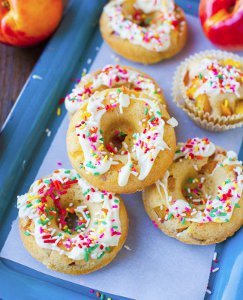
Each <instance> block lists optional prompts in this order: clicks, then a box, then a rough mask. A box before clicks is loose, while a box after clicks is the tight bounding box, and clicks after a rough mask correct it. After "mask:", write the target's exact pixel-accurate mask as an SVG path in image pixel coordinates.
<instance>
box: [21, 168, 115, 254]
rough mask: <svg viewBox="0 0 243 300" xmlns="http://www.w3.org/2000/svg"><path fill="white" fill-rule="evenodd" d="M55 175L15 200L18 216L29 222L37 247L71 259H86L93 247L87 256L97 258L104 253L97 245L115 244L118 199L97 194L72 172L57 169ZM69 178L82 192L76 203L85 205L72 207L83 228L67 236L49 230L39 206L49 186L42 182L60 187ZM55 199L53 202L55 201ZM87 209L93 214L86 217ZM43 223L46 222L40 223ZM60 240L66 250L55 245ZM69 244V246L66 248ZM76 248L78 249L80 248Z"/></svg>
mask: <svg viewBox="0 0 243 300" xmlns="http://www.w3.org/2000/svg"><path fill="white" fill-rule="evenodd" d="M56 172H58V173H56ZM56 172H55V173H53V174H52V175H51V176H48V177H46V178H44V179H43V181H40V180H37V181H35V182H34V183H33V184H32V186H31V188H30V191H29V192H28V193H27V194H24V195H22V196H19V197H18V200H17V207H18V209H19V217H20V218H29V219H31V220H33V222H34V232H33V233H31V234H33V235H34V237H35V240H36V243H37V244H38V246H39V247H41V248H45V249H50V250H55V251H58V252H59V253H60V254H64V255H66V256H68V257H69V258H71V259H74V260H81V259H85V257H86V258H87V253H86V252H87V251H90V250H91V249H92V247H94V249H93V250H92V251H90V253H89V256H90V257H91V258H94V259H97V258H99V257H100V256H102V255H104V253H103V252H104V251H105V250H102V249H100V245H102V247H103V249H105V248H106V247H112V246H117V245H118V242H119V237H120V234H121V224H120V219H119V200H118V199H117V198H116V197H115V195H113V194H107V193H105V192H100V191H99V190H97V189H95V188H93V187H92V186H90V184H89V183H87V182H86V181H85V180H84V179H82V178H80V176H79V175H78V174H77V172H76V171H74V170H64V169H60V170H57V171H56ZM73 178H76V179H77V183H75V184H78V185H79V187H80V189H81V190H82V192H83V199H80V200H81V201H83V202H85V205H81V206H78V207H76V208H75V212H76V213H79V214H81V215H82V216H83V218H84V219H86V221H87V222H86V224H85V227H84V228H82V229H81V230H80V231H81V232H77V233H74V234H72V235H67V234H65V232H64V231H62V230H61V229H56V228H52V227H51V224H50V223H49V222H51V219H48V218H49V216H46V217H45V215H44V214H42V213H41V212H40V210H39V207H40V205H41V204H42V202H41V201H42V199H43V197H46V196H45V193H46V192H47V191H48V190H49V184H48V183H45V182H49V181H59V182H60V184H64V183H66V182H67V181H69V180H71V181H72V180H73ZM40 190H42V192H40ZM87 196H89V199H88V200H85V197H87ZM56 197H57V196H56ZM56 197H55V199H57V198H58V197H57V198H56ZM60 197H61V196H60ZM53 206H54V204H53ZM88 208H90V209H89V211H95V213H94V214H93V215H91V216H90V218H88V217H87V215H86V213H85V212H84V210H87V209H88ZM43 218H44V219H43ZM43 220H44V221H47V222H46V223H45V222H44V223H43ZM114 228H115V229H114ZM114 232H115V233H114ZM47 235H50V237H49V238H48V239H49V240H52V241H54V243H47V242H46V239H45V236H47ZM81 237H82V238H81ZM60 240H62V241H63V247H64V248H66V249H67V250H64V249H63V247H62V248H61V247H60V246H59V245H58V242H59V241H60ZM85 243H88V244H89V248H88V247H87V246H85ZM70 245H72V246H71V247H70ZM79 246H82V248H80V247H79ZM90 247H91V249H90Z"/></svg>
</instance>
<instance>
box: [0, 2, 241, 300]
mask: <svg viewBox="0 0 243 300" xmlns="http://www.w3.org/2000/svg"><path fill="white" fill-rule="evenodd" d="M105 2H106V1H105V0H100V1H94V0H91V1H90V0H72V1H70V3H69V5H68V6H67V8H66V11H65V14H64V18H63V21H62V23H61V26H60V27H59V29H58V30H57V32H56V33H55V35H54V36H53V37H52V39H51V40H50V41H49V43H48V44H47V46H46V49H45V51H44V52H43V54H42V56H41V57H40V59H39V61H38V63H37V64H36V66H35V68H34V69H33V71H32V73H31V75H30V77H29V79H28V81H27V82H26V84H25V86H24V88H23V90H22V92H21V94H20V96H19V98H18V100H17V102H16V104H15V106H14V109H13V110H12V112H11V114H10V116H9V118H8V119H7V121H6V122H5V125H4V127H3V129H2V132H1V135H0V162H1V163H0V187H1V190H0V250H1V249H2V247H3V245H4V242H5V240H6V238H7V236H8V233H9V231H10V228H11V224H12V221H13V220H14V219H16V216H17V209H16V196H17V195H18V194H21V193H24V192H25V191H26V190H27V188H28V186H29V185H30V184H31V182H32V181H33V178H35V176H36V174H37V171H38V169H39V167H40V164H41V162H42V159H43V158H44V156H45V153H46V152H47V150H48V148H49V146H50V144H51V141H52V139H53V137H54V136H55V133H56V131H57V129H58V127H59V125H60V124H61V122H62V120H63V118H64V115H65V112H64V110H63V111H62V114H61V116H59V117H57V114H56V110H57V108H58V106H59V104H58V101H57V99H61V98H62V97H63V95H65V94H66V93H67V92H68V91H70V90H71V88H72V87H73V83H72V82H71V81H67V78H79V77H80V75H81V70H82V69H83V68H86V69H89V65H88V64H87V60H88V59H89V58H91V59H94V57H95V55H96V53H97V51H96V47H98V46H100V45H101V43H102V39H101V36H100V33H99V30H98V19H99V15H100V13H101V11H102V7H103V5H104V4H105ZM177 3H178V4H179V5H180V6H182V7H183V8H184V9H185V11H186V12H187V13H190V14H194V15H197V9H198V1H196V0H195V1H185V0H181V1H177ZM33 75H38V76H40V77H42V80H38V79H34V78H36V76H34V77H33ZM46 128H49V129H50V130H51V132H52V134H51V137H50V138H48V139H47V138H46V131H45V130H46ZM240 157H241V159H242V158H243V147H241V154H240ZM242 240H243V231H242V230H240V231H239V232H238V233H237V234H236V235H235V236H234V237H233V238H231V239H229V240H228V241H227V242H224V243H221V244H219V245H217V246H216V251H217V252H218V256H219V258H220V261H219V264H218V265H217V266H219V267H220V272H218V273H213V274H212V276H211V277H210V281H209V287H210V289H212V291H213V293H212V294H211V295H209V294H206V295H205V298H208V299H212V300H216V299H217V300H219V299H227V300H228V299H230V300H238V299H242V295H243V274H242V266H243V258H242ZM96 292H97V291H95V292H92V293H91V292H90V289H89V288H87V287H83V286H80V285H77V284H73V283H70V282H67V281H64V280H60V279H57V278H54V277H51V276H48V275H44V274H42V273H40V272H37V271H34V270H32V269H30V268H27V267H25V266H22V265H20V264H18V263H15V262H13V261H10V260H7V259H3V258H0V299H4V300H9V299H10V300H12V299H20V300H21V299H25V300H26V299H27V300H28V299H59V300H61V299H97V298H100V299H107V298H108V297H111V298H112V299H113V300H115V299H127V298H124V297H120V296H115V295H109V294H107V293H106V294H105V295H104V293H103V292H101V291H99V292H100V294H98V295H96ZM104 292H105V291H104Z"/></svg>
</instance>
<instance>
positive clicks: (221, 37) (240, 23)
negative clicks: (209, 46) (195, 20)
mask: <svg viewBox="0 0 243 300" xmlns="http://www.w3.org/2000/svg"><path fill="white" fill-rule="evenodd" d="M199 16H200V20H201V24H202V27H203V30H204V33H205V35H206V36H207V37H208V39H209V40H210V41H211V42H212V43H213V44H215V45H217V46H219V47H221V48H226V49H232V50H234V49H237V50H241V49H243V0H201V1H200V5H199Z"/></svg>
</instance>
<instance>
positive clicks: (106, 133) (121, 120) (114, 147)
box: [101, 115, 139, 155]
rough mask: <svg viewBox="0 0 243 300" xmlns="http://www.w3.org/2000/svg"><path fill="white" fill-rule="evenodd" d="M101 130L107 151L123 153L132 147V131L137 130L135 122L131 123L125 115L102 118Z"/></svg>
mask: <svg viewBox="0 0 243 300" xmlns="http://www.w3.org/2000/svg"><path fill="white" fill-rule="evenodd" d="M101 127H102V130H103V138H104V145H105V148H106V150H107V151H108V152H110V153H113V154H118V155H123V154H124V152H125V151H127V150H128V151H130V150H131V149H132V147H133V143H134V138H133V134H134V132H139V128H135V127H136V123H134V124H132V123H131V121H130V120H127V118H126V117H125V115H122V116H121V117H118V119H115V120H114V119H108V118H104V119H102V126H101Z"/></svg>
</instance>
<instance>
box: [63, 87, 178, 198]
mask: <svg viewBox="0 0 243 300" xmlns="http://www.w3.org/2000/svg"><path fill="white" fill-rule="evenodd" d="M176 125H177V121H176V120H175V119H174V118H170V116H169V114H168V112H167V110H166V108H165V106H164V105H162V104H161V103H159V102H158V101H157V99H156V98H152V97H151V96H149V95H147V94H144V93H143V92H139V91H134V90H130V89H126V88H124V87H121V88H118V89H106V90H104V91H101V92H96V93H94V94H93V95H92V96H91V97H90V98H89V101H88V102H86V103H83V105H82V106H81V108H80V110H78V111H77V112H76V113H75V115H74V116H73V117H72V119H71V121H70V125H69V129H68V133H67V150H68V155H69V158H70V161H71V164H72V165H73V167H74V168H75V169H76V170H77V172H79V173H80V175H81V176H83V177H84V178H85V179H86V180H87V181H89V182H90V183H91V184H92V185H94V186H96V187H98V188H100V189H105V190H107V191H110V192H114V193H133V192H136V191H138V190H142V189H143V188H144V187H145V186H147V185H151V184H152V183H154V182H155V181H156V180H158V179H159V178H161V176H163V174H164V172H165V171H166V170H167V168H168V167H169V165H170V164H171V162H172V160H173V156H174V151H175V147H176V138H175V133H174V128H173V126H176Z"/></svg>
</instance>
